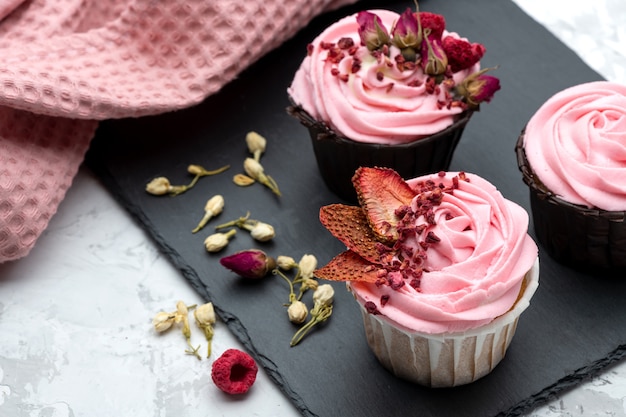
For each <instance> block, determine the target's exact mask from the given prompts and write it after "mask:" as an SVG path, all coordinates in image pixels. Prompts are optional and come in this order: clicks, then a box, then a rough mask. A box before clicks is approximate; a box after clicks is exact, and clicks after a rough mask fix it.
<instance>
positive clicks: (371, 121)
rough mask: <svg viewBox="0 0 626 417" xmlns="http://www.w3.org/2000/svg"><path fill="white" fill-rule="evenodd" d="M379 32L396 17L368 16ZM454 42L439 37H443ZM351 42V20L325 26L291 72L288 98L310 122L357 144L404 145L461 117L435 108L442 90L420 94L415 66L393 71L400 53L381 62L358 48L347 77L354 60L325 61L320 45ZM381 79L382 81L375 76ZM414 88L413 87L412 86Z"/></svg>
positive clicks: (421, 80) (421, 78) (393, 51)
mask: <svg viewBox="0 0 626 417" xmlns="http://www.w3.org/2000/svg"><path fill="white" fill-rule="evenodd" d="M372 12H373V13H375V14H376V15H378V16H379V17H380V18H381V20H382V22H383V24H384V25H385V27H387V28H391V27H392V26H393V23H394V22H395V21H396V20H397V19H398V17H399V15H398V14H397V13H394V12H391V11H388V10H373V11H372ZM447 35H450V36H455V37H458V35H457V34H455V33H448V32H445V33H444V36H447ZM342 38H351V39H352V40H353V41H354V44H355V45H360V39H359V35H358V24H357V20H356V15H352V16H348V17H345V18H343V19H341V20H339V21H338V22H336V23H334V24H332V25H331V26H329V27H328V28H327V29H326V30H325V31H324V32H322V33H321V34H320V35H319V36H318V37H317V38H315V40H314V41H313V42H312V45H313V48H312V51H311V53H310V54H309V55H308V56H307V57H306V58H305V59H304V60H303V62H302V64H301V65H300V68H299V69H298V71H297V72H296V75H295V77H294V80H293V82H292V84H291V86H290V87H289V88H288V90H287V91H288V93H289V95H290V97H291V99H292V100H293V101H294V103H295V104H297V105H299V106H301V107H302V108H303V109H304V110H306V111H307V112H308V113H309V114H310V115H311V116H312V117H313V118H315V119H316V120H319V121H322V122H324V123H326V124H327V125H328V126H330V127H331V128H333V129H334V130H335V131H336V132H338V133H340V134H342V135H343V136H345V137H347V138H349V139H352V140H354V141H357V142H368V143H387V144H394V143H405V142H410V141H414V140H415V139H418V138H421V137H425V136H429V135H432V134H434V133H437V132H439V131H441V130H444V129H445V128H446V127H448V126H450V125H451V124H452V123H454V121H455V116H456V115H458V114H460V113H461V112H462V109H461V108H459V107H451V108H445V107H444V108H441V102H445V99H446V93H447V91H446V88H443V87H442V88H441V91H440V92H439V94H429V93H426V92H425V90H426V84H425V81H426V79H427V76H426V75H425V74H424V73H423V71H422V70H421V68H420V66H419V65H417V66H416V68H415V69H413V70H404V71H399V70H398V69H397V67H396V66H395V65H388V63H390V62H391V63H393V62H395V57H396V56H397V55H398V54H400V50H399V49H398V48H397V47H395V46H391V47H390V56H389V58H388V59H387V60H381V61H378V60H377V59H376V58H374V57H373V56H372V55H371V54H370V53H369V51H368V50H367V48H366V47H365V46H360V47H359V49H358V51H357V52H356V54H355V56H357V57H358V58H359V59H360V61H361V63H360V69H359V70H358V71H356V72H355V73H353V66H352V64H353V62H354V58H353V56H352V55H350V54H345V56H344V57H343V58H342V59H341V61H340V62H339V63H337V64H335V63H333V62H331V60H329V59H327V56H328V50H326V49H324V48H323V47H321V45H322V43H323V42H327V43H337V42H338V41H339V40H340V39H342ZM334 67H336V68H337V69H339V71H340V73H341V74H348V75H349V78H348V80H347V81H343V80H342V79H341V77H338V76H337V75H334V74H333V71H332V70H333V68H334ZM479 68H480V65H479V64H476V65H474V66H473V67H471V68H469V69H467V70H463V71H459V72H457V73H455V74H454V76H453V78H454V82H455V84H457V83H459V82H460V81H462V80H463V79H465V78H466V77H467V75H469V74H471V73H474V72H476V71H478V70H479ZM379 73H384V75H385V76H384V78H379V76H378V74H379ZM416 85H419V86H416Z"/></svg>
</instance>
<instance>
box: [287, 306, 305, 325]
mask: <svg viewBox="0 0 626 417" xmlns="http://www.w3.org/2000/svg"><path fill="white" fill-rule="evenodd" d="M287 315H288V316H289V321H290V322H292V323H295V324H301V323H304V320H306V318H307V316H308V315H309V310H308V309H307V307H306V304H304V303H303V302H302V301H294V302H293V303H291V304H290V305H289V308H287Z"/></svg>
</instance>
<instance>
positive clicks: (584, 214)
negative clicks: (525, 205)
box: [515, 131, 626, 272]
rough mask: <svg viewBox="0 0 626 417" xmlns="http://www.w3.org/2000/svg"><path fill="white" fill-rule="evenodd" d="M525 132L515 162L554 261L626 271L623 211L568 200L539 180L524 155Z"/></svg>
mask: <svg viewBox="0 0 626 417" xmlns="http://www.w3.org/2000/svg"><path fill="white" fill-rule="evenodd" d="M524 133H525V132H524V131H522V133H521V134H520V136H519V138H518V139H517V143H516V145H515V152H516V154H517V165H518V167H519V169H520V171H521V172H522V175H523V180H524V183H526V185H528V187H529V190H530V205H531V211H532V215H533V224H534V230H535V235H536V238H537V241H538V242H539V244H540V245H541V246H542V247H543V248H544V249H545V251H546V252H547V253H548V254H549V255H550V256H551V257H552V258H553V259H555V260H556V261H558V262H560V263H562V264H564V265H568V266H574V267H577V268H583V269H585V270H588V271H601V272H607V271H609V270H613V271H621V272H626V221H625V219H626V211H607V210H602V209H597V208H588V207H585V206H581V205H578V204H572V203H569V202H567V201H565V200H563V199H561V198H559V197H557V196H556V195H555V194H554V193H552V192H551V191H550V190H549V189H548V188H547V187H546V186H545V185H544V184H543V183H542V182H541V180H539V178H538V177H537V175H536V174H535V172H534V171H533V170H532V168H531V166H530V164H529V163H528V160H527V158H526V152H525V150H524Z"/></svg>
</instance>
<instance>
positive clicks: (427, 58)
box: [288, 9, 500, 200]
mask: <svg viewBox="0 0 626 417" xmlns="http://www.w3.org/2000/svg"><path fill="white" fill-rule="evenodd" d="M484 53H485V48H484V47H483V46H482V45H481V44H478V43H470V42H469V41H468V40H467V39H464V38H461V37H460V36H459V35H458V34H456V33H453V32H448V31H447V30H446V29H445V19H444V17H443V16H441V15H438V14H434V13H428V12H419V13H418V12H413V11H411V10H410V9H407V10H406V11H405V12H404V13H403V14H401V15H398V14H397V13H395V12H392V11H388V10H373V11H365V12H360V13H358V14H355V15H352V16H348V17H345V18H343V19H341V20H339V21H338V22H336V23H334V24H332V25H331V26H330V27H328V28H327V29H326V30H324V31H323V32H322V33H321V34H320V35H319V36H318V37H317V38H315V39H314V40H313V42H312V43H311V44H310V45H309V48H308V54H307V56H306V57H305V58H304V60H303V62H302V64H301V66H300V68H299V69H298V71H297V72H296V74H295V77H294V79H293V81H292V84H291V86H290V87H289V89H288V94H289V97H290V99H291V101H292V103H293V106H292V107H290V108H289V109H288V111H289V113H290V114H292V115H293V116H295V117H297V118H298V119H299V120H300V122H301V123H302V124H303V125H305V126H306V127H307V128H308V129H309V132H310V136H311V140H312V143H313V150H314V152H315V156H316V160H317V163H318V166H319V169H320V173H321V174H322V177H323V179H324V181H325V182H326V184H327V185H328V187H329V188H330V189H331V190H332V191H334V192H335V193H336V194H338V195H339V196H340V197H342V198H345V199H348V200H354V199H355V194H354V189H353V187H352V184H351V182H350V179H351V177H352V175H353V174H354V171H355V170H356V168H358V167H359V166H370V167H371V166H385V167H391V168H393V169H395V170H397V171H398V172H399V173H400V175H402V176H403V177H404V178H410V177H413V176H415V175H418V174H423V173H430V172H438V171H440V170H446V169H448V167H449V164H450V161H451V159H452V156H453V153H454V149H455V147H456V145H457V143H458V141H459V139H460V137H461V134H462V132H463V129H464V128H465V125H466V124H467V122H468V121H469V119H470V117H471V116H472V114H473V112H474V111H475V110H477V109H478V107H479V104H480V103H481V102H483V101H489V100H491V98H492V96H493V94H494V93H495V91H497V90H498V89H499V88H500V84H499V81H498V79H497V78H495V77H492V76H490V75H487V74H485V72H486V70H481V69H480V62H479V61H480V59H481V58H482V57H483V55H484Z"/></svg>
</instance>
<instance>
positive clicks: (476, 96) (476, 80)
mask: <svg viewBox="0 0 626 417" xmlns="http://www.w3.org/2000/svg"><path fill="white" fill-rule="evenodd" d="M490 69H491V68H485V69H483V70H481V71H478V72H475V73H473V74H472V75H470V76H468V77H467V78H466V79H464V80H463V81H462V82H461V83H460V84H459V85H458V86H457V87H456V90H457V92H458V93H459V94H460V95H462V96H463V97H465V99H466V101H467V103H468V105H470V107H477V106H478V105H479V104H480V103H481V102H483V101H487V102H489V101H491V99H492V98H493V95H494V94H495V92H496V91H498V90H499V89H500V80H499V79H498V78H496V77H493V76H491V75H487V74H485V73H486V72H487V71H489V70H490Z"/></svg>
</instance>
